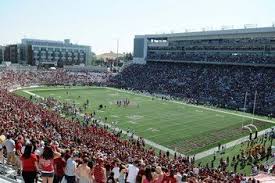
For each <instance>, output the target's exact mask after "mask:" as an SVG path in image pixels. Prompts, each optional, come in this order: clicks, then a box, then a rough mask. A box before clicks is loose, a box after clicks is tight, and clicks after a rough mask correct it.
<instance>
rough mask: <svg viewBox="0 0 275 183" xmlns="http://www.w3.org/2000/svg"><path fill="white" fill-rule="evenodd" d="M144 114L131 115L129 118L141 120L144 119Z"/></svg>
mask: <svg viewBox="0 0 275 183" xmlns="http://www.w3.org/2000/svg"><path fill="white" fill-rule="evenodd" d="M143 117H144V116H141V115H131V116H127V118H129V119H131V120H140V119H142V118H143Z"/></svg>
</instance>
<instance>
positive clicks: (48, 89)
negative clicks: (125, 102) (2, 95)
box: [26, 86, 275, 124]
mask: <svg viewBox="0 0 275 183" xmlns="http://www.w3.org/2000/svg"><path fill="white" fill-rule="evenodd" d="M87 88H89V87H87ZM90 88H91V89H93V88H105V89H109V90H113V91H118V92H121V93H128V94H132V95H137V96H143V97H147V98H154V100H161V99H160V98H155V97H153V96H148V95H145V94H141V93H135V92H133V91H128V90H122V89H117V88H111V87H97V86H95V87H90ZM26 89H27V88H26ZM30 89H31V90H29V91H54V90H64V88H42V89H39V88H30ZM66 89H67V88H66ZM70 89H75V90H79V89H81V88H70ZM148 101H153V100H148ZM167 102H172V103H176V104H182V105H185V106H191V107H194V108H198V109H205V110H208V111H215V112H219V113H224V114H230V115H234V116H239V117H244V118H249V119H256V120H259V121H264V122H269V123H274V124H275V121H272V120H267V119H261V118H257V117H253V116H247V115H244V114H238V113H233V112H229V111H223V110H219V109H213V108H210V107H205V106H199V105H194V104H188V103H185V102H182V101H176V100H168V101H167Z"/></svg>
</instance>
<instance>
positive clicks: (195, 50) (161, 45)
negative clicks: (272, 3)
mask: <svg viewBox="0 0 275 183" xmlns="http://www.w3.org/2000/svg"><path fill="white" fill-rule="evenodd" d="M133 60H134V63H138V64H146V63H147V62H187V63H208V64H232V65H263V66H266V65H268V66H275V27H264V28H246V29H232V30H219V31H202V32H186V33H173V34H155V35H136V36H135V38H134V59H133Z"/></svg>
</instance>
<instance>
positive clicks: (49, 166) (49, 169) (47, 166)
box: [39, 157, 54, 173]
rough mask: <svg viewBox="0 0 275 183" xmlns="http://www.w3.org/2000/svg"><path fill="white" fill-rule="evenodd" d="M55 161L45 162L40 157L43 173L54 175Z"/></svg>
mask: <svg viewBox="0 0 275 183" xmlns="http://www.w3.org/2000/svg"><path fill="white" fill-rule="evenodd" d="M53 165H54V160H53V159H50V160H45V159H44V158H42V157H40V159H39V166H40V167H41V172H42V173H53V172H54V166H53Z"/></svg>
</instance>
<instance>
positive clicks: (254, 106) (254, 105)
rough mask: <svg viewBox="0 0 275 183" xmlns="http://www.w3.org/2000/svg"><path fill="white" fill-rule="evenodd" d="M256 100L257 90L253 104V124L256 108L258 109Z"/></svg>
mask: <svg viewBox="0 0 275 183" xmlns="http://www.w3.org/2000/svg"><path fill="white" fill-rule="evenodd" d="M256 100H257V90H256V91H255V94H254V104H253V118H252V124H253V122H254V116H255V108H256Z"/></svg>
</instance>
